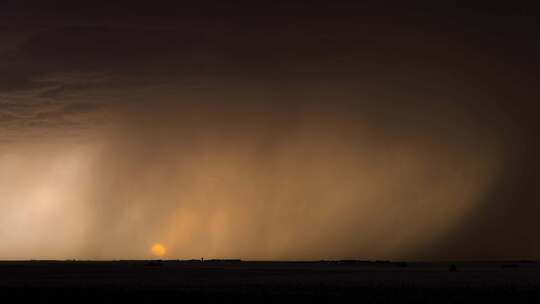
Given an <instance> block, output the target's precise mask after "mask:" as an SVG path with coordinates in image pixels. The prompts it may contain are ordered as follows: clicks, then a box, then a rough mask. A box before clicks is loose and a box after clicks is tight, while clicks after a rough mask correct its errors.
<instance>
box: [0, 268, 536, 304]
mask: <svg viewBox="0 0 540 304" xmlns="http://www.w3.org/2000/svg"><path fill="white" fill-rule="evenodd" d="M0 292H1V295H2V297H6V296H10V297H12V296H15V297H16V298H17V299H24V298H32V299H36V300H47V299H50V298H64V299H70V300H73V301H79V302H80V301H94V300H100V299H102V298H108V299H116V298H118V299H122V300H135V299H137V300H141V299H142V300H145V299H148V300H153V301H154V300H161V299H172V298H175V299H177V300H214V301H216V300H218V301H221V300H224V299H227V298H232V299H238V300H246V299H253V300H257V301H259V302H260V301H261V300H264V301H266V300H277V301H283V300H293V301H296V300H306V299H309V300H320V299H329V300H339V298H342V300H345V299H346V298H345V297H352V298H353V300H356V301H358V302H362V303H388V302H399V303H462V302H475V303H481V301H485V300H489V301H491V303H493V302H506V303H516V302H523V303H533V302H536V303H540V302H538V300H540V263H533V262H468V263H464V262H463V263H442V262H441V263H393V262H384V261H380V262H362V261H340V262H334V261H332V262H326V261H321V262H241V261H235V260H223V261H216V260H214V261H206V260H205V261H204V262H201V261H113V262H93V261H88V262H87V261H29V262H0Z"/></svg>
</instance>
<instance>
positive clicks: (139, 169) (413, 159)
mask: <svg viewBox="0 0 540 304" xmlns="http://www.w3.org/2000/svg"><path fill="white" fill-rule="evenodd" d="M52 2H55V1H52ZM52 2H49V1H47V3H45V2H44V1H43V2H37V1H36V2H35V3H32V2H29V1H7V2H5V1H3V2H2V4H0V239H1V244H0V259H15V260H19V259H20V260H24V259H148V258H154V257H159V258H165V259H189V258H200V257H205V258H242V259H264V260H301V259H309V260H319V259H430V260H441V259H539V258H540V241H538V239H539V238H538V231H539V229H540V223H539V222H538V220H537V217H538V214H540V204H539V199H538V190H537V188H538V187H537V186H538V185H537V184H538V178H537V174H538V170H539V169H540V168H539V167H540V166H539V165H540V161H539V159H538V155H539V152H540V147H539V144H538V139H537V135H536V133H535V131H536V127H537V122H536V120H537V115H538V114H540V111H539V106H538V104H537V102H538V96H539V94H538V93H539V90H538V81H539V77H538V68H540V65H539V63H540V61H539V58H538V54H539V53H540V42H539V41H540V40H539V39H538V37H537V36H536V35H535V32H536V31H537V30H538V27H539V24H538V20H537V19H536V18H534V15H533V14H532V12H531V11H529V10H525V9H514V8H485V7H477V8H474V7H468V8H466V9H465V8H454V9H452V10H444V11H443V10H439V9H436V8H434V7H427V6H425V7H414V8H412V7H409V8H406V7H402V8H392V9H389V8H385V7H381V6H375V5H368V4H363V5H353V4H343V5H335V6H333V7H332V8H328V7H325V6H324V5H319V4H315V3H312V4H302V3H301V2H296V1H292V2H288V4H287V5H281V4H276V3H274V2H268V3H267V4H265V5H260V6H255V5H253V7H246V6H244V8H243V9H241V10H239V9H230V8H227V7H225V6H224V5H223V4H222V5H220V4H219V3H220V2H218V1H216V2H212V1H206V2H204V1H203V3H202V4H197V5H195V4H192V5H190V4H178V3H180V2H182V3H183V1H179V2H177V4H171V3H168V4H163V5H158V4H155V3H150V4H147V5H137V4H132V3H129V2H124V1H118V2H116V1H115V2H114V3H115V4H111V3H108V2H99V1H98V2H95V1H92V3H93V4H92V6H90V5H87V4H86V3H90V1H81V2H78V1H77V4H74V2H75V1H72V2H68V1H57V3H55V4H56V6H55V7H54V8H53V7H52V6H51V7H49V6H48V5H49V4H50V3H52ZM40 3H41V4H40ZM96 3H97V4H96ZM488 13H489V14H488ZM157 245H159V246H158V247H156V246H157Z"/></svg>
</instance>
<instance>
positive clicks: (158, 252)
mask: <svg viewBox="0 0 540 304" xmlns="http://www.w3.org/2000/svg"><path fill="white" fill-rule="evenodd" d="M166 253H167V249H165V246H163V244H159V243H157V244H154V245H152V254H153V255H154V256H155V257H159V258H162V257H164V256H165V254H166Z"/></svg>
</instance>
